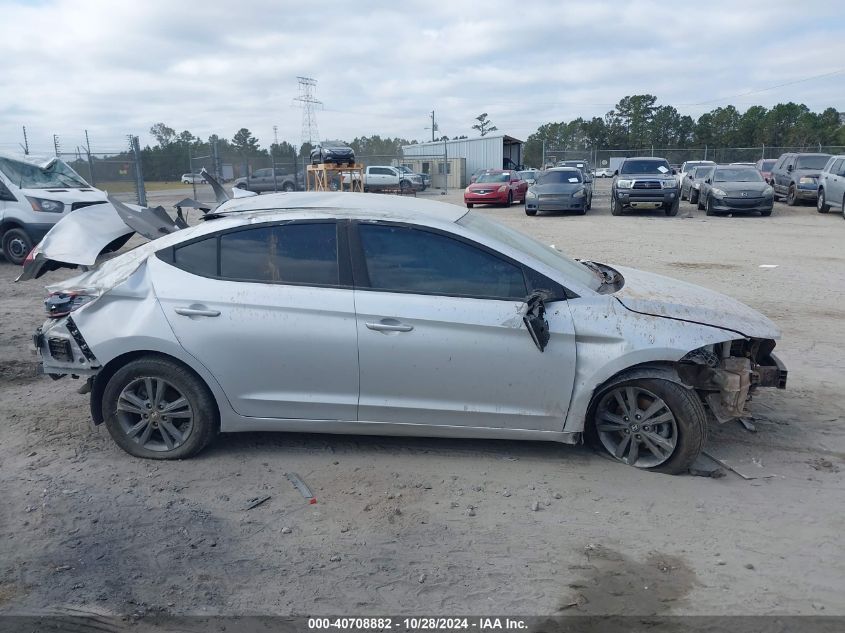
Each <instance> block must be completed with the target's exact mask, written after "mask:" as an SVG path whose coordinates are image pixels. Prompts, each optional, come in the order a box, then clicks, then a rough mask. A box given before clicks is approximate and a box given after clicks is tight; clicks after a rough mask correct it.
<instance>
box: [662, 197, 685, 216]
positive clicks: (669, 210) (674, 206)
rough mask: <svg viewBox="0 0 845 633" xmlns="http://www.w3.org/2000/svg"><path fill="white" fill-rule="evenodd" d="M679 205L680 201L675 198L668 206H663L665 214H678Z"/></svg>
mask: <svg viewBox="0 0 845 633" xmlns="http://www.w3.org/2000/svg"><path fill="white" fill-rule="evenodd" d="M680 206H681V201H680V200H677V199H676V200H675V201H674V202H673V203H672V204H670V205H669V206H668V207H663V210H664V211H665V212H666V215H668V216H673V215H678V208H679V207H680Z"/></svg>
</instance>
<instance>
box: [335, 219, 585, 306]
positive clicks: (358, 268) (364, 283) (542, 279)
mask: <svg viewBox="0 0 845 633" xmlns="http://www.w3.org/2000/svg"><path fill="white" fill-rule="evenodd" d="M361 224H367V225H371V224H375V225H378V226H396V227H402V228H409V229H413V230H417V231H423V232H427V233H433V234H435V235H440V236H443V237H447V238H450V239H453V240H455V241H458V242H461V243H463V244H466V245H468V246H470V247H472V248H477V249H478V250H480V251H482V252H484V253H486V254H488V255H491V256H493V257H496V258H498V259H500V260H502V261H504V262H506V263H508V264H511V265H512V266H516V267H517V268H519V270H520V271H521V272H522V277H523V280H524V281H525V287H526V289H527V290H528V293H529V294H530V293H532V292H537V291H545V292H548V293H551V294H552V295H553V296H552V297H551V298H550V299H549V300H554V301H558V300H559V301H562V300H565V299H574V298H577V297H578V295H577V294H575V293H574V292H572V291H570V290H569V289H567V288H566V287H564V286H562V285H561V284H559V283H558V282H556V281H554V280H553V279H550V278H549V277H547V276H546V275H544V274H542V273H540V272H537V271H536V270H534V269H532V268H530V267H528V266H526V265H525V264H523V263H522V262H519V261H517V260H515V259H512V258H511V257H508V256H507V255H505V254H504V253H500V252H499V251H496V250H494V249H492V248H490V247H488V246H485V245H484V244H479V243H478V242H475V241H473V240H471V239H468V238H465V237H464V236H462V235H457V234H455V233H450V232H448V231H443V230H441V229H437V228H434V227H430V226H423V225H419V224H412V223H409V222H390V221H383V220H351V221H350V223H349V229H348V230H349V248H350V261H351V265H352V278H353V286H354V288H355V289H356V290H367V291H370V292H389V293H392V294H417V295H429V296H437V297H459V298H467V299H486V300H490V301H514V299H512V298H511V299H507V298H503V297H486V296H477V295H472V296H470V295H465V294H452V293H441V292H422V291H417V292H411V291H406V290H387V289H383V288H373V287H372V285H371V283H370V276H369V272H368V270H367V261H366V258H365V256H364V248H363V244H362V242H361V235H360V233H359V232H358V227H359V226H360V225H361ZM540 284H542V285H540ZM543 286H548V287H543Z"/></svg>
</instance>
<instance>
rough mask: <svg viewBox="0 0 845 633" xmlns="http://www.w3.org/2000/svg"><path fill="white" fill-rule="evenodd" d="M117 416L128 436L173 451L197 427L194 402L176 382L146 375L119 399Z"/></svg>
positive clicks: (153, 448)
mask: <svg viewBox="0 0 845 633" xmlns="http://www.w3.org/2000/svg"><path fill="white" fill-rule="evenodd" d="M117 419H118V422H119V424H120V428H121V429H122V430H123V432H124V433H125V434H126V436H127V437H128V438H129V439H130V440H132V441H133V442H135V443H137V444H139V445H140V446H142V447H143V448H145V449H147V450H151V451H172V450H173V449H175V448H178V447H179V446H181V445H182V444H183V443H184V442H185V441H186V440H187V439H188V437H189V436H190V434H191V431H192V430H193V428H194V412H193V408H192V407H191V403H190V402H189V401H188V399H187V398H186V397H185V395H184V394H182V392H181V391H179V389H177V388H176V387H175V386H174V385H173V384H172V383H170V382H168V381H166V380H164V379H162V378H156V377H149V376H144V377H141V378H136V379H135V380H133V381H132V382H130V383H129V384H128V385H126V387H124V389H123V391H121V392H120V396H119V398H118V401H117Z"/></svg>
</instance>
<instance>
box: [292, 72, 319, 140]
mask: <svg viewBox="0 0 845 633" xmlns="http://www.w3.org/2000/svg"><path fill="white" fill-rule="evenodd" d="M297 80H298V81H299V96H298V97H294V99H293V100H294V101H298V102H299V103H300V105H301V107H302V143H303V144H304V143H308V144H309V145H311V146H312V147H313V145H314V139H315V138H316V139H317V140H318V141H319V140H320V133H319V132H318V131H317V113H316V112H315V107H316V106H318V105H319V106H321V105H323V102H322V101H319V100H318V99H317V98H316V97H315V96H314V93H315V90H316V88H317V80H316V79H312V78H311V77H297Z"/></svg>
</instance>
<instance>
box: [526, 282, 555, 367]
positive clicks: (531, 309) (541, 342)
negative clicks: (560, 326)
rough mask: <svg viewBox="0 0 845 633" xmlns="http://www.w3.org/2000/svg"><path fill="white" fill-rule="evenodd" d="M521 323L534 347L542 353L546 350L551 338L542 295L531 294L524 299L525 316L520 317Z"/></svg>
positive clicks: (537, 293)
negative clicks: (523, 324)
mask: <svg viewBox="0 0 845 633" xmlns="http://www.w3.org/2000/svg"><path fill="white" fill-rule="evenodd" d="M522 321H523V323H525V327H526V329H527V330H528V333H529V334H530V335H531V340H532V341H534V345H536V346H537V349H539V350H540V351H541V352H542V351H543V350H544V349H546V345H548V344H549V338H551V334H550V332H549V322H548V321H547V320H546V304H545V302H544V301H543V294H541V293H539V292H533V293H531V294H530V295H528V297H527V298H526V299H525V314H524V315H523V316H522Z"/></svg>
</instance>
